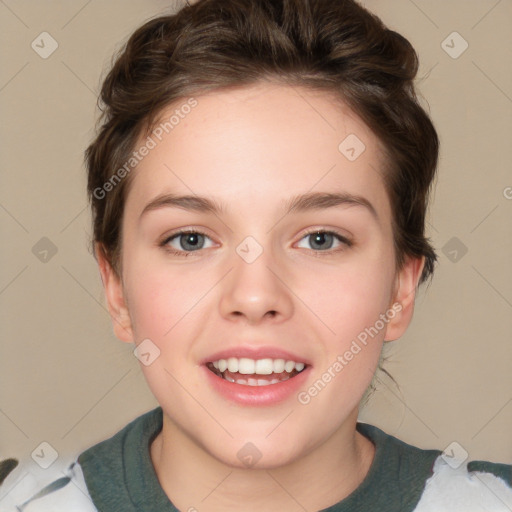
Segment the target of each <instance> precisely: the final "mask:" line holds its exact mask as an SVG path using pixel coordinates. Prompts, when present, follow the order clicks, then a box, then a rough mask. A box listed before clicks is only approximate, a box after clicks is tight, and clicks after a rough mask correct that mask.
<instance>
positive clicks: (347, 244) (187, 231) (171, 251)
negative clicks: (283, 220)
mask: <svg viewBox="0 0 512 512" xmlns="http://www.w3.org/2000/svg"><path fill="white" fill-rule="evenodd" d="M317 233H321V234H326V235H333V236H334V237H335V238H336V239H337V240H338V241H339V242H341V243H342V244H343V245H344V246H345V247H341V248H337V249H327V250H325V251H315V250H314V249H310V250H311V251H313V252H314V253H318V256H320V255H321V254H322V253H325V254H333V253H337V252H340V251H344V250H345V249H347V248H348V247H352V245H353V242H352V240H350V239H348V238H347V237H345V236H343V235H340V234H339V233H337V232H336V231H329V230H325V229H311V230H309V231H307V232H306V233H304V234H303V235H302V237H301V238H300V240H303V239H304V238H306V237H308V236H309V235H314V234H317ZM180 235H202V236H205V237H207V238H210V237H209V236H208V235H207V234H206V233H204V232H203V231H200V230H197V229H184V230H182V231H176V233H173V234H172V235H170V236H168V237H166V238H165V239H164V240H162V242H160V243H159V246H160V247H162V248H163V249H164V250H165V251H166V252H168V253H169V254H172V255H174V256H183V257H187V256H189V255H191V254H193V253H195V252H200V249H199V250H197V251H183V250H181V251H177V250H175V249H172V248H170V246H168V245H167V244H168V243H169V242H170V241H172V240H174V239H175V238H178V237H179V236H180Z"/></svg>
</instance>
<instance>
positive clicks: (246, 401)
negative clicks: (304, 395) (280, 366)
mask: <svg viewBox="0 0 512 512" xmlns="http://www.w3.org/2000/svg"><path fill="white" fill-rule="evenodd" d="M201 368H202V370H203V371H204V372H205V373H206V379H207V380H208V382H209V384H210V385H211V386H212V388H213V389H214V390H215V391H216V392H217V393H218V394H219V395H221V396H222V397H223V398H226V399H228V400H231V401H232V402H236V403H237V404H240V405H252V406H262V405H274V404H278V403H280V402H283V401H285V400H287V399H289V398H290V397H291V396H292V395H294V394H296V393H297V392H298V391H299V389H300V387H301V386H303V385H304V382H305V381H306V379H307V378H308V375H307V374H308V373H309V370H310V368H311V367H310V366H308V367H307V368H305V369H304V370H302V371H301V372H300V373H298V374H297V375H295V377H291V378H290V379H287V380H285V381H283V382H278V383H276V384H268V385H266V386H247V385H244V384H237V383H236V382H229V381H228V380H226V379H223V378H222V377H219V376H218V375H216V374H215V373H213V372H212V371H211V370H209V369H208V368H207V367H206V366H202V367H201Z"/></svg>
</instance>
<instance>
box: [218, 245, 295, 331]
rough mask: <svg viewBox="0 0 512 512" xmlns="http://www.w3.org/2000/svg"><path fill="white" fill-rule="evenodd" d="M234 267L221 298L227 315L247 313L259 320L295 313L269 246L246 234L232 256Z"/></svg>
mask: <svg viewBox="0 0 512 512" xmlns="http://www.w3.org/2000/svg"><path fill="white" fill-rule="evenodd" d="M230 266H231V267H232V269H233V270H232V271H231V272H230V273H229V276H228V277H227V282H226V283H225V286H224V287H223V293H222V297H221V301H220V309H221V314H222V315H223V316H224V317H226V318H227V317H240V316H243V317H245V318H246V319H247V320H248V321H249V322H250V323H257V322H258V321H261V320H262V319H263V318H265V317H272V318H276V319H278V318H280V319H284V318H287V317H289V316H290V315H291V314H292V309H293V304H292V300H291V296H290V292H289V290H288V289H287V287H286V286H285V285H284V284H283V282H282V280H281V279H282V278H281V279H280V277H279V276H280V273H281V272H280V270H282V269H280V268H279V264H278V260H277V258H276V257H275V255H274V253H273V251H272V250H271V249H270V247H268V246H267V247H264V246H263V245H262V244H260V243H259V242H258V241H257V240H256V239H255V238H254V237H246V238H245V239H244V240H243V241H242V242H241V243H240V244H239V245H238V246H237V247H236V249H235V251H234V252H233V254H232V255H231V256H230Z"/></svg>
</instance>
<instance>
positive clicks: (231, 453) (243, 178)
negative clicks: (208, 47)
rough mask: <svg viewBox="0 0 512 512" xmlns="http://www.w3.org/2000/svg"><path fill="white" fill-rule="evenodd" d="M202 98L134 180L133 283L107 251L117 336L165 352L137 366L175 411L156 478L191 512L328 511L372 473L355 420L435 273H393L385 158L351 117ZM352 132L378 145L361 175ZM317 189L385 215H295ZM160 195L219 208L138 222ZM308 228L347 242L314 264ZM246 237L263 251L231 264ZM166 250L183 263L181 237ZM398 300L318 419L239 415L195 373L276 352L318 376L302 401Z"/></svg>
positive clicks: (160, 443) (312, 408) (289, 100)
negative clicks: (294, 208) (385, 354)
mask: <svg viewBox="0 0 512 512" xmlns="http://www.w3.org/2000/svg"><path fill="white" fill-rule="evenodd" d="M196 99H197V101H198V105H197V106H196V107H195V108H193V109H192V111H191V112H190V113H189V114H188V115H187V116H185V118H184V119H182V120H180V123H179V124H178V125H177V126H176V127H175V128H174V129H173V130H172V131H170V133H169V134H168V135H167V136H166V137H165V138H163V140H162V141H161V142H159V143H158V145H157V146H156V147H155V148H154V149H152V150H151V151H150V152H149V154H148V155H147V156H146V157H145V158H144V159H143V160H142V161H141V162H140V164H139V165H138V166H137V169H136V170H135V171H133V172H134V175H133V182H132V184H131V187H130V190H129V193H128V197H127V201H126V206H125V212H124V217H123V222H122V231H123V237H122V269H123V271H122V276H121V277H118V276H116V274H115V273H114V272H113V271H112V268H111V267H110V265H109V264H108V262H107V261H106V260H105V258H104V257H103V255H102V253H101V251H97V258H98V262H99V266H100V272H101V276H102V280H103V284H104V287H105V292H106V297H107V301H108V306H109V311H110V313H111V316H112V319H113V326H114V331H115V334H116V335H117V337H118V338H119V339H121V340H123V341H125V342H128V343H135V344H139V343H140V342H141V341H142V340H144V339H146V338H149V339H150V340H151V341H152V342H153V343H154V344H155V345H156V346H157V347H158V348H159V350H160V356H159V357H158V358H157V359H156V360H155V361H154V362H153V363H152V364H150V365H149V366H144V365H141V368H142V371H143V372H144V375H145V377H146V380H147V382H148V385H149V386H150V388H151V390H152V392H153V393H154V395H155V397H156V398H157V400H158V402H159V403H160V405H161V406H162V408H163V411H164V423H163V429H162V432H161V433H160V434H159V435H158V436H157V437H156V439H155V440H154V441H153V443H152V445H151V450H150V452H151V458H152V461H153V464H154V467H155V471H156V474H157V476H158V479H159V481H160V483H161V485H162V487H163V489H164V491H165V492H166V493H167V495H168V496H169V498H170V499H171V501H172V502H173V504H174V505H175V506H176V507H178V508H179V509H180V510H188V509H189V508H190V507H196V508H197V509H198V510H201V512H203V511H217V510H223V511H229V510H233V511H234V510H237V511H238V510H240V507H241V505H243V510H246V511H253V510H254V511H256V510H266V511H274V510H275V511H281V510H289V511H293V510H304V508H306V509H307V510H318V509H320V508H325V507H328V506H330V505H332V504H334V503H336V502H338V501H340V500H342V499H343V498H344V497H346V496H347V495H348V494H350V493H351V492H352V491H353V490H354V489H355V488H356V487H357V486H358V485H359V484H360V483H361V482H362V480H363V479H364V477H365V476H366V474H367V472H368V470H369V467H370V465H371V462H372V460H373V456H374V446H373V444H372V443H371V442H370V441H369V440H368V439H366V438H365V437H363V436H362V435H360V434H359V433H357V432H356V430H355V425H356V421H357V414H358V405H359V402H360V400H361V397H362V396H363V394H364V392H365V390H366V388H367V386H368V385H369V384H370V381H371V379H372V377H373V375H374V372H375V370H376V367H377V364H378V360H379V356H380V352H381V349H382V345H383V343H384V341H385V340H386V341H387V340H393V339H396V338H399V337H400V336H401V335H402V334H403V333H404V331H405V330H406V328H407V326H408V324H409V323H410V320H411V317H412V314H413V307H414V295H415V290H416V286H417V284H418V280H419V277H420V274H421V270H422V267H423V261H422V260H421V259H408V260H407V261H406V264H405V266H404V267H403V269H402V270H401V271H400V272H399V273H397V272H396V268H395V254H394V248H393V236H392V228H391V209H390V204H389V199H388V197H387V194H386V192H385V189H384V186H383V178H382V172H383V171H382V165H383V162H382V148H381V146H380V143H379V141H378V139H377V138H376V137H375V135H374V134H373V133H372V132H371V131H370V130H369V128H368V127H367V126H366V125H365V124H364V123H363V122H362V121H361V120H360V119H359V118H358V117H357V116H356V115H355V114H354V113H353V112H351V111H350V110H349V109H348V107H346V106H343V105H341V106H340V105H338V104H335V103H334V102H333V98H332V97H330V96H329V95H328V94H327V93H325V92H318V91H311V90H308V89H305V88H292V87H290V86H286V85H279V84H271V83H264V84H258V85H252V86H250V87H245V88H238V89H231V90H228V91H222V92H212V93H209V94H205V95H202V96H198V97H197V98H196ZM183 103H184V102H183ZM180 104H181V103H180ZM176 105H178V104H176ZM176 105H172V107H169V110H168V111H166V112H162V117H163V118H168V116H169V115H170V114H172V113H173V111H174V110H175V108H176ZM349 134H355V135H356V136H357V137H358V138H359V139H360V140H361V141H363V143H364V144H365V146H366V149H365V151H364V152H363V153H362V154H361V155H360V156H359V157H358V158H357V159H356V160H355V161H349V160H348V159H347V158H346V157H345V156H344V155H343V154H342V153H341V152H340V151H339V150H338V146H339V144H340V142H341V141H343V140H344V139H345V138H346V137H347V136H348V135H349ZM144 140H145V138H142V139H141V143H143V141H144ZM308 192H330V193H332V192H346V193H350V194H354V195H358V196H363V197H364V198H366V199H367V200H368V201H369V202H370V203H371V204H372V205H373V207H374V209H375V212H376V217H374V216H373V215H372V213H371V212H370V210H369V209H368V208H366V207H363V206H356V205H347V204H345V205H342V206H337V207H330V208H323V209H317V210H313V211H308V212H292V213H289V214H287V215H284V204H285V202H286V201H289V200H290V198H292V197H293V196H296V195H300V194H305V193H308ZM162 193H173V194H179V195H194V194H195V195H198V196H204V197H208V198H210V199H212V200H215V201H216V202H217V203H219V204H222V205H224V207H225V210H224V211H223V212H222V213H220V214H218V215H214V214H212V213H208V212H197V211H188V210H186V209H183V208H176V207H162V208H159V209H154V210H151V211H149V212H146V213H145V214H144V215H143V216H142V217H140V216H141V212H142V211H143V209H144V207H145V206H146V204H147V203H149V202H150V201H151V200H152V199H153V198H154V197H156V196H158V195H159V194H162ZM179 228H188V229H192V228H195V229H199V230H200V231H204V232H206V233H207V235H208V237H207V238H204V239H201V240H204V243H205V245H204V248H202V249H200V250H198V251H190V250H189V253H190V254H189V255H188V256H186V257H184V256H178V255H173V254H171V253H170V252H167V251H166V250H165V248H164V247H161V246H159V242H160V241H162V240H164V239H165V238H168V237H169V236H171V235H172V234H173V233H174V232H175V231H176V230H177V229H179ZM309 228H317V229H322V230H326V231H329V230H332V231H336V232H337V233H339V234H340V235H342V236H344V237H347V238H349V239H350V240H351V241H352V245H351V246H348V245H345V244H343V243H341V242H339V241H337V240H336V239H333V242H332V244H333V245H332V247H331V248H329V249H327V250H319V249H318V246H314V245H313V243H314V241H313V242H312V241H311V237H308V236H307V230H308V229H309ZM248 236H251V237H253V238H254V239H255V240H256V241H257V242H258V244H259V245H260V246H261V248H262V250H263V252H262V254H261V255H260V256H259V257H258V258H257V259H256V260H255V261H254V262H252V263H247V262H246V261H244V259H242V258H241V257H240V256H239V254H238V253H237V251H236V248H237V246H239V244H240V243H241V242H242V241H243V240H244V239H245V238H246V237H248ZM183 238H185V243H186V241H187V240H189V239H187V238H186V237H182V238H181V240H183ZM168 246H172V247H171V249H174V250H180V249H181V250H182V251H183V250H184V249H183V248H182V246H181V245H180V238H179V237H178V238H175V239H174V240H173V241H171V242H169V243H168ZM315 247H316V248H315ZM322 247H329V239H328V240H327V242H324V245H323V246H322ZM396 303H399V304H400V305H401V311H400V312H398V313H397V314H396V315H395V316H394V318H393V319H391V320H389V322H388V323H387V324H386V325H385V327H384V328H383V329H382V330H380V331H379V333H378V335H377V336H375V337H374V338H373V339H371V341H370V342H369V343H368V344H367V346H365V347H364V348H363V349H362V350H361V351H360V352H359V353H358V354H357V355H356V356H354V358H353V359H352V360H351V361H350V362H349V363H348V364H347V365H346V366H345V367H344V368H343V370H342V371H341V372H339V373H336V376H335V377H334V378H333V379H332V380H331V381H330V382H329V383H328V385H326V386H325V388H324V389H323V390H322V391H321V392H320V393H318V395H317V396H315V397H314V398H312V399H311V401H310V402H309V403H308V404H307V405H303V404H301V403H299V402H298V400H297V396H296V394H293V396H291V397H290V398H289V399H287V400H285V401H283V402H281V403H278V404H274V405H272V406H264V407H251V406H240V405H237V404H233V403H232V402H230V401H228V400H226V399H225V398H223V397H221V396H220V395H218V394H217V393H216V392H215V391H213V390H212V388H211V387H210V386H209V384H208V383H207V382H206V379H205V378H204V375H203V373H202V372H201V371H200V361H202V360H203V359H204V358H206V357H207V356H209V355H212V354H213V353H214V352H216V351H218V350H222V349H228V348H232V347H237V346H240V345H244V346H262V345H271V346H277V347H280V348H282V349H284V350H288V351H291V352H293V353H294V354H298V355H300V356H302V357H303V358H304V360H306V361H309V362H310V363H311V370H310V375H309V376H308V381H307V385H306V386H304V387H303V388H302V389H307V388H308V387H309V386H311V385H312V384H313V383H314V382H315V381H316V380H317V379H319V378H321V375H322V374H323V373H324V372H326V371H327V370H328V368H329V367H331V366H332V365H333V363H334V362H335V361H336V359H337V356H338V355H340V354H343V353H344V352H345V351H346V350H347V349H348V348H349V347H350V345H351V343H352V341H353V340H354V339H356V337H357V335H358V334H359V333H361V332H362V331H364V329H365V328H368V327H370V326H373V325H374V324H375V322H376V321H377V320H378V319H379V315H381V314H383V313H386V311H387V310H389V309H390V308H391V307H392V305H393V304H396ZM247 442H251V443H253V444H254V445H255V446H256V447H257V449H258V450H259V452H260V453H261V459H260V460H259V461H258V462H257V464H256V465H255V466H254V467H252V468H248V467H246V466H244V464H243V462H242V461H241V460H240V459H239V458H238V457H237V452H238V451H239V450H240V449H241V448H242V447H243V446H244V445H245V444H246V443H247ZM205 497H207V498H205Z"/></svg>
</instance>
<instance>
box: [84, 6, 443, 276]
mask: <svg viewBox="0 0 512 512" xmlns="http://www.w3.org/2000/svg"><path fill="white" fill-rule="evenodd" d="M417 71H418V57H417V54H416V52H415V50H414V49H413V47H412V46H411V44H410V43H409V42H408V41H407V40H406V39H405V38H404V37H403V36H401V35H400V34H398V33H396V32H394V31H392V30H389V29H387V28H386V27H385V26H384V24H383V23H382V22H381V20H380V19H379V18H378V17H376V16H375V15H373V14H371V13H370V12H368V11H367V10H366V9H364V8H363V7H362V6H360V5H359V4H358V3H357V2H355V1H354V0H336V1H333V0H199V1H198V2H197V3H195V4H193V5H188V4H187V5H186V6H185V7H183V8H182V9H181V10H180V11H179V12H177V13H176V14H172V15H166V16H161V17H158V18H155V19H153V20H150V21H148V22H147V23H145V24H144V25H143V26H141V27H140V28H139V29H137V30H136V31H135V32H134V33H133V35H132V36H131V37H130V39H129V40H128V42H127V43H126V45H125V46H124V48H123V49H122V50H121V51H120V53H119V55H118V56H117V58H116V60H115V63H114V65H113V67H112V69H111V70H110V72H109V74H108V76H107V77H106V79H105V81H104V83H103V86H102V89H101V96H100V99H101V103H102V105H101V110H102V116H101V118H100V124H101V126H100V129H99V131H98V134H97V137H96V139H95V140H94V141H93V142H92V143H91V145H90V146H89V147H88V148H87V150H86V152H85V160H86V166H87V170H88V194H89V199H90V201H91V206H92V213H93V226H94V227H93V231H94V232H93V244H94V245H96V244H99V248H100V250H102V251H103V253H104V255H105V256H106V258H107V260H108V261H109V262H110V264H111V266H112V268H113V269H114V271H115V272H116V273H117V274H118V275H121V272H122V269H121V266H120V261H121V258H120V254H121V238H122V236H121V224H122V217H123V210H124V204H125V198H126V196H127V192H128V190H129V186H130V182H131V177H132V174H130V172H129V171H130V169H127V168H126V162H127V161H129V160H130V158H131V157H133V151H134V148H135V144H136V142H137V140H138V139H139V137H140V136H141V135H143V134H145V135H147V134H149V133H150V131H151V130H152V129H153V127H154V124H155V122H156V118H157V116H158V115H159V114H160V113H161V112H162V109H163V108H165V107H167V106H169V105H170V104H171V103H175V102H176V101H178V100H179V99H183V98H186V97H190V96H193V95H200V94H201V93H203V92H209V91H214V90H220V89H222V88H227V87H240V86H244V85H250V84H254V83H256V82H259V81H264V80H271V81H280V82H282V83H285V84H289V85H293V86H302V87H309V88H312V89H315V90H321V91H325V92H329V93H334V96H335V97H337V98H339V99H341V100H342V101H344V102H345V103H346V104H347V105H348V106H349V107H350V108H351V109H352V110H353V111H354V112H355V113H356V114H357V115H358V116H359V117H360V118H361V119H362V120H363V121H364V122H365V123H366V124H367V125H368V126H369V128H370V129H371V130H372V131H373V132H374V133H375V135H376V136H377V137H378V138H379V140H380V141H381V143H382V145H383V147H384V148H385V156H386V158H385V161H386V169H385V172H384V181H385V187H386V190H387V193H388V196H389V198H390V203H391V207H392V215H393V219H392V223H393V233H394V244H395V253H396V264H397V268H398V269H400V268H401V267H402V265H403V263H404V261H405V258H406V257H408V256H411V257H422V256H424V257H425V266H424V269H423V274H422V276H421V280H420V282H423V281H425V280H426V279H427V278H428V277H429V276H431V274H432V273H433V270H434V265H435V261H436V259H437V258H436V254H435V251H434V249H433V248H432V246H431V245H430V243H429V240H428V239H427V238H426V237H425V233H424V231H425V216H426V211H427V206H428V196H429V190H430V187H431V184H432V181H433V179H434V176H435V172H436V167H437V160H438V152H439V140H438V137H437V133H436V131H435V128H434V126H433V124H432V122H431V120H430V118H429V116H428V114H427V113H426V112H425V111H424V109H423V108H422V107H421V106H420V104H419V102H418V100H417V97H416V93H415V90H414V85H413V80H414V78H415V77H416V73H417ZM123 165H124V167H123ZM122 169H124V170H125V172H122ZM109 184H110V185H109Z"/></svg>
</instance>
